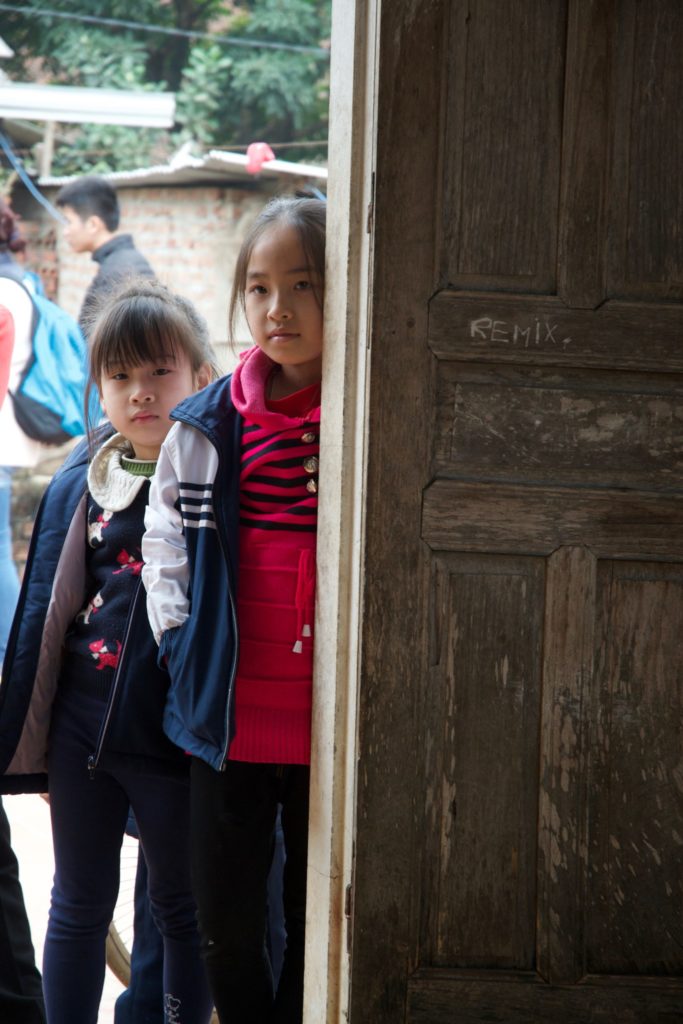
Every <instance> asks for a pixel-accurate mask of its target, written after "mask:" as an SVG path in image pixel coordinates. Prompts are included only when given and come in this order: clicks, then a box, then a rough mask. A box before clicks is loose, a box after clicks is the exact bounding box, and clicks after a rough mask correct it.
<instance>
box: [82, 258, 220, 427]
mask: <svg viewBox="0 0 683 1024" xmlns="http://www.w3.org/2000/svg"><path fill="white" fill-rule="evenodd" d="M178 352H184V353H185V355H186V356H187V357H188V359H189V361H190V365H191V367H192V370H193V372H195V373H196V372H197V371H198V370H199V369H200V367H201V366H202V365H203V364H204V363H208V365H209V367H210V370H211V375H212V377H217V376H218V368H217V365H216V359H215V356H214V352H213V349H212V347H211V342H210V340H209V329H208V327H207V324H206V321H205V320H204V317H203V316H201V315H200V314H199V313H198V312H197V310H196V309H195V307H194V306H193V305H192V303H191V302H189V301H188V299H185V298H183V297H182V296H181V295H174V294H173V292H170V291H169V290H168V288H165V287H164V286H163V285H162V284H160V283H159V282H158V281H154V280H150V279H149V278H146V277H145V278H141V279H139V280H137V281H133V282H129V283H127V284H126V285H125V287H123V288H122V289H121V290H120V291H118V292H116V293H114V294H113V295H110V296H108V297H107V298H106V299H105V300H104V302H103V304H102V306H101V307H100V310H99V313H98V316H97V319H96V321H95V326H94V329H93V332H92V335H91V337H90V342H89V345H88V362H89V379H88V385H87V388H86V396H85V403H86V405H85V407H86V409H87V410H90V409H91V408H92V404H93V403H92V402H91V395H92V391H93V388H99V383H100V380H101V379H102V376H103V374H105V373H106V372H107V370H108V368H110V367H112V366H119V365H120V366H140V365H141V364H142V363H145V362H148V361H150V362H153V361H154V360H156V359H159V358H160V357H161V356H169V355H173V356H176V355H177V353H178ZM92 426H93V425H92V424H90V423H89V424H88V428H89V429H88V433H89V436H90V439H91V446H92Z"/></svg>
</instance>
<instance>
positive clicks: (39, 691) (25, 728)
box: [0, 428, 188, 793]
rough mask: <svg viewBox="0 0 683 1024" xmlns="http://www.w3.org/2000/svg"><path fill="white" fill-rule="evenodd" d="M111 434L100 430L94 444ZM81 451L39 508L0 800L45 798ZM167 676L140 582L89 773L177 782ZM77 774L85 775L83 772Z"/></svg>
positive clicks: (68, 612) (19, 619) (1, 696)
mask: <svg viewBox="0 0 683 1024" xmlns="http://www.w3.org/2000/svg"><path fill="white" fill-rule="evenodd" d="M110 433H111V431H110V430H109V429H108V428H106V429H105V430H104V431H103V432H102V435H101V436H100V438H99V439H98V440H100V441H103V440H105V439H106V437H107V436H109V434H110ZM87 471H88V446H87V443H86V442H85V441H83V442H81V444H79V445H78V446H77V447H76V448H75V449H74V451H73V452H72V453H71V455H70V456H69V458H68V459H67V460H66V462H65V463H64V465H63V466H62V467H61V468H60V469H59V470H58V472H57V473H56V474H55V476H54V477H53V479H52V481H51V483H50V485H49V487H48V488H47V490H46V492H45V494H44V496H43V499H42V501H41V503H40V507H39V509H38V513H37V516H36V520H35V525H34V529H33V536H32V538H31V544H30V548H29V555H28V561H27V565H26V570H25V573H24V580H23V584H22V587H21V593H20V595H19V601H18V604H17V609H16V613H15V616H14V621H13V623H12V629H11V632H10V637H9V642H8V647H7V653H6V656H5V662H4V666H3V678H2V686H0V773H1V774H0V792H4V793H20V792H45V791H46V790H47V788H48V785H47V782H48V780H47V777H46V774H45V772H46V751H47V740H48V729H49V716H50V708H51V704H52V702H53V701H54V697H55V695H56V691H57V683H58V679H59V669H60V662H61V639H62V637H63V636H64V630H65V629H66V628H68V626H69V625H70V623H71V621H72V620H73V618H74V616H75V615H76V613H77V612H78V611H79V610H80V608H81V607H82V605H83V602H84V593H85V591H84V582H85V577H84V566H85V548H86V501H85V498H86V493H87ZM168 682H169V681H168V675H167V673H166V672H164V671H163V669H162V668H161V667H160V666H159V665H158V664H157V647H156V644H155V642H154V638H153V636H152V632H151V629H150V627H149V621H148V618H147V611H146V607H145V592H144V588H143V586H142V581H139V587H138V590H137V591H136V595H135V598H134V600H133V602H132V605H131V609H130V612H129V617H128V623H127V628H126V632H125V636H124V639H123V646H122V649H121V652H120V657H119V664H118V668H117V670H116V672H115V676H114V681H113V684H112V691H111V694H110V697H109V701H108V703H107V704H106V707H105V705H104V704H103V710H104V714H103V724H102V728H101V731H100V737H99V740H98V742H97V745H96V747H95V749H94V750H93V751H92V755H91V763H90V767H91V769H95V768H97V766H98V765H99V766H101V767H103V768H106V767H107V764H108V763H109V762H110V761H111V759H120V758H121V757H122V756H123V757H125V758H127V759H129V760H130V761H131V762H134V763H136V764H139V765H140V767H141V769H143V770H152V771H155V772H159V773H162V774H169V773H170V774H178V773H183V772H185V771H186V770H187V763H188V758H186V757H185V756H184V755H183V753H182V751H180V750H178V749H177V748H176V747H175V746H174V745H173V744H172V743H170V742H169V740H168V739H167V738H166V736H165V735H164V733H163V730H162V727H161V720H162V713H163V708H164V705H165V702H166V696H167V691H168ZM83 767H84V770H87V768H88V767H89V766H88V765H87V764H84V766H83Z"/></svg>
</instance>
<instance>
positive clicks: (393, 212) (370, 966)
mask: <svg viewBox="0 0 683 1024" xmlns="http://www.w3.org/2000/svg"><path fill="white" fill-rule="evenodd" d="M447 6H448V5H447V4H446V3H444V2H441V0H431V2H429V3H424V2H423V0H407V2H404V3H401V4H383V5H382V7H381V16H380V36H379V54H378V61H379V69H380V70H379V95H378V113H379V117H378V129H377V163H376V189H375V226H376V227H375V238H374V245H375V260H374V265H375V277H374V296H375V298H374V303H373V310H372V327H371V351H370V379H371V385H370V399H369V411H368V423H369V433H370V436H371V443H370V445H369V448H368V470H367V506H366V520H365V534H366V536H365V579H364V627H363V637H362V640H361V673H360V680H359V741H358V742H359V767H358V786H357V808H356V815H357V823H356V831H357V839H356V856H355V868H354V877H355V882H354V917H353V923H352V960H351V998H350V1017H351V1019H352V1020H353V1022H354V1024H378V1022H380V1021H387V1022H389V1021H400V1020H402V1019H403V1018H404V1016H405V1001H406V986H407V970H411V969H412V967H413V966H415V958H416V956H417V949H416V948H415V945H414V943H413V942H412V937H413V936H414V934H415V931H416V927H417V926H416V925H415V923H414V922H415V914H416V912H417V911H416V907H417V897H418V894H417V893H416V892H415V890H414V887H413V885H412V877H413V874H412V873H413V869H414V857H415V852H414V837H413V828H414V824H415V817H414V804H415V787H416V785H417V780H418V777H419V776H418V765H421V763H422V760H421V738H420V737H419V735H418V733H417V727H416V721H415V717H414V708H415V702H416V699H417V695H416V692H415V691H416V689H417V687H418V686H420V685H422V683H423V681H424V678H425V669H426V663H427V643H426V614H425V610H424V608H425V603H426V575H425V549H424V546H423V545H422V544H421V541H420V536H419V534H420V525H419V524H420V508H419V497H418V496H419V494H420V492H421V490H422V488H423V487H424V485H425V483H426V482H427V479H428V476H427V473H428V469H429V460H430V455H429V452H430V438H429V434H428V431H420V430H419V424H420V423H421V421H422V418H423V411H424V409H425V408H426V407H427V406H428V402H429V399H428V393H429V378H428V375H427V373H426V365H425V345H424V338H425V336H426V330H427V308H426V304H425V302H424V296H425V295H426V294H431V292H432V291H433V290H434V286H435V278H436V269H435V266H434V258H435V251H436V245H435V238H434V229H435V223H436V218H435V215H434V207H433V203H434V192H433V190H430V191H429V192H426V191H425V189H424V188H423V185H422V183H423V182H424V181H426V180H432V181H433V180H434V175H435V174H436V173H437V171H436V168H438V165H439V144H440V143H439V140H440V134H439V125H440V119H439V110H440V105H441V95H442V82H441V72H442V68H443V62H444V45H445V38H446V37H445V31H444V25H445V19H446V10H447ZM409 68H410V69H414V70H416V69H418V68H419V74H409V73H407V72H406V69H409ZM397 140H399V142H398V144H399V146H400V148H401V150H402V156H401V157H400V158H399V159H397V158H396V155H397ZM398 211H400V216H397V213H398ZM387 396H392V398H391V400H390V401H387ZM408 451H409V452H410V458H409V459H408V460H406V458H405V454H406V452H408Z"/></svg>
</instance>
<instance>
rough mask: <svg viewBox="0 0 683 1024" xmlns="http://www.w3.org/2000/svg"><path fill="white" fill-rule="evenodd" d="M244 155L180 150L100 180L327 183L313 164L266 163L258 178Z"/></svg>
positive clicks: (47, 182)
mask: <svg viewBox="0 0 683 1024" xmlns="http://www.w3.org/2000/svg"><path fill="white" fill-rule="evenodd" d="M246 165H247V157H246V155H245V154H244V153H229V152H225V151H223V150H220V149H212V150H210V151H209V152H208V153H206V154H205V155H204V156H200V157H197V156H192V155H191V154H190V153H188V152H184V151H183V150H180V151H179V153H178V154H176V156H175V157H173V158H172V159H171V160H170V161H169V163H167V164H159V165H157V166H155V167H139V168H137V169H136V170H132V171H111V172H110V173H108V174H103V175H102V177H103V178H106V179H107V181H111V183H112V184H113V185H115V186H116V188H117V189H119V188H126V187H129V188H133V187H138V186H140V185H198V184H210V183H214V182H217V183H223V184H225V183H227V182H230V181H253V180H254V179H255V178H259V177H261V178H269V179H273V178H303V179H309V180H311V181H313V182H325V181H327V168H326V167H322V166H319V165H317V164H303V163H292V162H290V161H289V160H270V161H269V162H268V163H266V164H264V165H263V167H262V168H261V171H260V172H259V174H258V175H254V174H252V173H251V172H250V171H248V170H247V168H246ZM76 177H79V175H70V176H69V177H60V178H58V177H45V178H40V180H39V184H40V185H42V186H44V187H46V188H48V187H50V186H51V185H55V186H57V185H59V186H61V185H65V184H66V183H67V182H69V181H73V180H74V179H75V178H76Z"/></svg>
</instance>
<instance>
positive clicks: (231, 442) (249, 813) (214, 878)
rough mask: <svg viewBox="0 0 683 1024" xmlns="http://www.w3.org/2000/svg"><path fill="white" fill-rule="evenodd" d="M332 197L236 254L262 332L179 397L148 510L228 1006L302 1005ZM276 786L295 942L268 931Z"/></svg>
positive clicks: (210, 938)
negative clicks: (198, 388) (270, 940)
mask: <svg viewBox="0 0 683 1024" xmlns="http://www.w3.org/2000/svg"><path fill="white" fill-rule="evenodd" d="M324 272H325V203H324V202H323V201H321V200H317V199H307V198H301V199H290V198H279V199H276V200H273V201H272V202H271V203H270V204H269V205H268V206H267V207H266V208H265V209H264V210H263V211H262V213H261V214H260V216H259V217H258V218H257V220H256V222H255V223H254V225H253V227H252V229H251V231H250V232H249V234H248V236H247V238H246V240H245V242H244V244H243V246H242V249H241V252H240V255H239V258H238V261H237V265H236V271H235V281H234V287H233V296H232V302H231V318H230V319H231V327H232V329H233V332H234V323H235V317H236V315H237V313H238V310H239V309H240V308H241V309H242V310H243V312H244V313H245V314H246V320H247V323H248V325H249V329H250V331H251V334H252V337H253V340H254V342H255V345H254V347H253V348H250V349H249V350H248V351H247V352H246V353H245V354H244V355H243V357H242V359H241V361H240V363H239V366H238V367H237V369H236V370H235V372H234V373H233V374H232V375H231V376H230V377H227V378H225V379H223V380H220V381H218V382H216V384H214V385H212V386H210V387H209V388H206V389H205V390H204V391H203V392H201V394H199V395H197V396H195V397H194V398H192V399H190V400H188V401H186V402H184V403H183V404H182V405H181V406H180V407H179V408H178V409H177V410H175V412H174V418H176V419H178V420H179V421H180V422H179V423H178V425H177V426H174V427H173V429H172V430H171V432H170V434H169V436H168V438H167V439H166V441H165V443H164V445H163V446H162V450H161V453H160V457H159V468H158V470H157V474H156V476H155V479H154V481H153V483H152V488H151V492H150V503H149V506H148V509H147V513H146V516H145V521H146V524H147V531H146V533H145V537H144V540H143V554H144V559H145V568H144V570H143V578H144V582H145V586H146V588H147V593H148V601H147V603H148V611H149V615H150V621H151V624H152V628H153V631H154V633H155V636H156V637H157V639H158V641H159V644H160V658H161V660H162V662H163V663H165V664H166V665H167V667H168V671H169V673H170V677H171V686H170V690H169V696H168V700H167V705H166V711H165V714H164V728H165V730H166V734H167V735H168V736H169V737H170V739H172V740H173V742H175V743H177V744H179V746H180V747H181V748H182V749H184V750H187V751H189V752H190V754H191V755H192V766H191V771H190V776H191V805H192V812H191V814H192V832H191V847H192V864H193V883H194V887H195V897H196V900H197V905H198V914H199V918H198V919H199V927H200V932H201V936H202V949H203V953H204V957H205V961H206V966H207V969H208V974H209V981H210V984H211V989H212V992H213V996H214V1001H215V1004H216V1009H217V1011H218V1016H219V1019H220V1021H221V1024H232V1022H234V1021H239V1022H240V1024H264V1022H266V1021H267V1022H269V1024H270V1022H276V1021H277V1022H278V1024H283V1022H288V1024H296V1022H300V1021H301V1019H302V1012H303V1010H302V1007H303V967H304V924H305V913H306V855H307V833H308V786H309V763H310V742H311V689H312V671H313V635H312V627H313V604H314V593H315V550H316V522H317V500H318V499H317V490H318V453H319V434H320V377H321V361H322V345H323V289H324ZM278 803H280V804H281V805H282V828H283V832H284V843H285V853H286V863H285V869H284V908H285V925H286V931H287V946H286V951H285V958H284V966H283V970H282V974H281V978H280V982H279V985H278V988H277V992H276V993H274V992H273V983H272V977H271V970H270V965H269V961H268V956H267V953H266V949H265V944H264V936H265V932H266V880H267V876H268V869H269V865H270V861H271V856H272V850H273V830H274V824H275V820H276V813H277V807H278Z"/></svg>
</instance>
